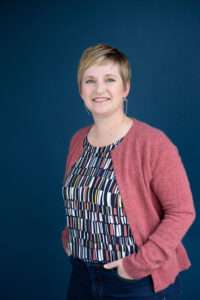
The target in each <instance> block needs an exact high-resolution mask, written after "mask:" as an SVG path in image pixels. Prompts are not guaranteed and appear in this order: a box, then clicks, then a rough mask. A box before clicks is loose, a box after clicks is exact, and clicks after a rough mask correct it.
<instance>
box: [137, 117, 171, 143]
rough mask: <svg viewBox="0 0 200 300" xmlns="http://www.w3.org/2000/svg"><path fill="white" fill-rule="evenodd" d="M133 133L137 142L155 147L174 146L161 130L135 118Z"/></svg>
mask: <svg viewBox="0 0 200 300" xmlns="http://www.w3.org/2000/svg"><path fill="white" fill-rule="evenodd" d="M133 133H134V134H135V138H136V140H138V142H139V143H142V144H145V145H148V146H151V147H156V148H157V147H162V146H164V147H166V148H168V147H171V148H176V146H175V144H174V142H172V140H171V138H169V136H168V135H167V134H166V133H165V132H164V131H163V130H161V129H160V128H157V127H154V126H152V125H150V124H148V123H145V122H143V121H140V120H136V127H135V132H134V131H133Z"/></svg>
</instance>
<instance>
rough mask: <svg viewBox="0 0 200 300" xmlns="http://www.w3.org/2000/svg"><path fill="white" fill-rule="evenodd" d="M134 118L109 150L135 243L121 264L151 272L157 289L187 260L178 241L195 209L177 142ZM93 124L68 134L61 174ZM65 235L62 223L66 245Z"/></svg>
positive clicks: (138, 273)
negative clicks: (134, 251) (69, 136)
mask: <svg viewBox="0 0 200 300" xmlns="http://www.w3.org/2000/svg"><path fill="white" fill-rule="evenodd" d="M132 119H133V121H134V122H133V125H132V127H131V128H130V129H129V131H128V133H127V134H126V135H125V137H124V138H123V140H122V141H121V143H120V144H119V145H118V146H117V147H116V148H115V149H113V150H112V151H111V156H112V161H113V168H114V171H115V175H116V180H117V184H118V187H119V191H120V194H121V197H122V201H123V205H124V209H125V212H126V215H127V218H128V221H129V224H130V227H131V230H132V233H133V236H134V238H135V241H136V243H137V245H138V248H139V252H138V253H133V254H131V255H129V256H127V257H125V258H124V259H123V266H124V268H125V270H126V271H127V273H128V274H129V275H130V276H132V277H133V278H135V279H140V278H142V277H145V276H147V275H151V276H152V279H153V283H154V291H155V292H158V291H160V290H162V289H164V288H166V287H167V286H168V285H169V284H171V283H173V282H174V280H175V277H176V275H177V274H178V273H179V272H180V271H182V270H185V269H188V268H189V267H190V265H191V264H190V261H189V258H188V256H187V253H186V251H185V248H184V247H183V244H182V242H181V240H182V238H183V236H184V235H185V233H186V231H187V230H188V228H189V227H190V226H191V224H192V222H193V221H194V218H195V209H194V205H193V198H192V193H191V189H190V185H189V182H188V178H187V175H186V172H185V169H184V166H183V164H182V162H181V157H180V156H179V153H178V150H177V148H176V146H175V145H174V144H173V143H172V142H171V141H170V140H169V138H168V137H167V136H166V135H165V134H164V133H163V132H162V131H161V130H160V129H156V128H154V127H152V126H150V125H148V124H146V123H144V122H142V121H139V120H137V119H135V118H132ZM92 126H93V124H91V125H89V126H87V127H85V128H82V129H80V130H79V131H77V132H76V134H75V135H74V136H73V137H72V139H71V142H70V146H69V153H68V157H67V162H66V172H65V176H66V174H67V173H68V171H69V170H70V168H71V167H72V165H73V164H74V163H75V162H76V161H77V159H78V158H79V157H80V155H81V154H82V152H83V147H82V145H83V139H84V137H85V135H86V134H87V133H88V131H89V129H90V128H91V127H92ZM67 238H68V229H67V227H66V228H65V230H64V231H63V232H62V242H63V246H64V248H66V243H67Z"/></svg>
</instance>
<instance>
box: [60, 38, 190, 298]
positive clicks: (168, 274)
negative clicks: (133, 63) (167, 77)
mask: <svg viewBox="0 0 200 300" xmlns="http://www.w3.org/2000/svg"><path fill="white" fill-rule="evenodd" d="M130 77H131V71H130V65H129V62H128V59H127V57H126V56H125V55H124V54H123V53H121V52H120V51H119V50H118V49H116V48H113V47H111V46H109V45H106V44H97V45H95V46H93V47H90V48H88V49H87V50H86V51H85V52H84V53H83V55H82V57H81V60H80V63H79V69H78V84H79V91H80V95H81V97H82V99H83V101H84V105H85V107H86V109H87V111H90V112H91V113H92V116H93V119H94V124H91V125H89V126H87V127H85V128H82V129H80V130H79V131H78V132H76V134H75V135H74V136H73V137H72V139H71V142H70V146H69V152H68V157H67V162H66V172H65V177H64V182H63V197H64V202H65V208H66V215H67V225H66V228H65V230H64V231H63V234H62V241H63V246H64V249H65V251H66V253H67V255H68V256H69V258H70V262H71V264H72V273H71V279H70V283H69V289H68V299H69V300H70V299H123V300H125V299H171V300H172V299H180V298H179V297H180V290H181V288H180V275H179V273H180V272H181V271H182V270H185V269H187V268H189V266H190V261H189V258H188V256H187V254H186V251H185V249H184V247H183V245H182V242H181V240H182V238H183V236H184V235H185V233H186V231H187V230H188V228H189V227H190V226H191V224H192V222H193V220H194V218H195V210H194V206H193V199H192V193H191V190H190V185H189V182H188V179H187V175H186V172H185V169H184V166H183V164H182V162H181V158H180V156H179V153H178V150H177V148H176V146H175V145H174V144H173V143H172V142H171V141H170V140H169V138H168V137H167V136H166V135H165V134H164V133H163V132H162V131H161V130H159V129H156V128H154V127H152V126H150V125H148V124H146V123H144V122H142V121H139V120H137V119H136V118H132V117H128V116H127V115H126V114H125V113H124V107H123V105H124V103H125V102H126V103H127V100H126V97H127V95H128V93H129V89H130ZM126 107H127V106H126Z"/></svg>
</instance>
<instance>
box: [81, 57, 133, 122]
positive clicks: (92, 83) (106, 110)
mask: <svg viewBox="0 0 200 300" xmlns="http://www.w3.org/2000/svg"><path fill="white" fill-rule="evenodd" d="M129 88H130V83H128V84H127V88H126V90H124V86H123V81H122V78H121V75H120V73H119V65H118V64H114V63H112V62H110V63H107V64H104V65H99V64H95V65H93V66H91V67H90V68H88V69H87V70H86V71H85V72H84V74H83V80H82V92H81V97H82V99H83V101H84V102H85V105H86V106H87V108H88V109H89V110H90V111H91V112H92V114H93V116H99V115H106V116H107V115H111V114H113V113H123V100H122V99H123V98H126V97H127V95H128V92H129Z"/></svg>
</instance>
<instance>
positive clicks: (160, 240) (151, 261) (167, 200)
mask: <svg viewBox="0 0 200 300" xmlns="http://www.w3.org/2000/svg"><path fill="white" fill-rule="evenodd" d="M153 152H154V153H153V154H152V160H151V169H152V180H151V182H150V185H151V189H152V191H153V193H154V194H155V195H156V197H157V199H158V200H159V201H160V204H161V206H162V208H163V219H162V220H161V222H160V224H159V225H158V227H157V229H156V230H155V231H154V232H153V233H152V234H151V235H150V236H149V238H148V240H147V242H146V243H145V244H144V245H143V246H142V247H141V248H140V249H139V252H138V253H133V254H132V255H130V256H127V257H126V258H124V259H123V267H124V269H125V270H126V272H127V273H128V274H129V275H130V276H132V277H133V278H135V279H139V278H142V277H144V276H147V275H149V274H151V273H152V271H153V270H154V269H156V268H158V267H159V266H160V265H161V264H162V263H163V262H164V261H166V260H167V259H168V258H169V257H171V255H172V254H173V252H174V250H175V249H176V247H177V246H178V244H179V243H180V241H181V240H182V238H183V236H184V235H185V233H186V232H187V230H188V229H189V227H190V226H191V224H192V222H193V221H194V218H195V210H194V206H193V199H192V193H191V190H190V185H189V182H188V179H187V175H186V172H185V169H184V166H183V164H182V162H181V158H180V156H179V153H178V150H177V148H176V146H175V145H174V144H172V143H171V141H170V140H169V139H168V138H167V137H166V136H165V135H164V134H163V135H161V137H160V140H159V144H158V145H156V148H155V149H154V151H153Z"/></svg>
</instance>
